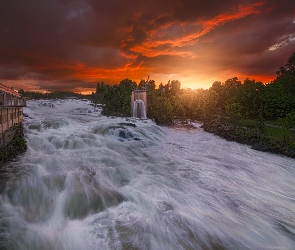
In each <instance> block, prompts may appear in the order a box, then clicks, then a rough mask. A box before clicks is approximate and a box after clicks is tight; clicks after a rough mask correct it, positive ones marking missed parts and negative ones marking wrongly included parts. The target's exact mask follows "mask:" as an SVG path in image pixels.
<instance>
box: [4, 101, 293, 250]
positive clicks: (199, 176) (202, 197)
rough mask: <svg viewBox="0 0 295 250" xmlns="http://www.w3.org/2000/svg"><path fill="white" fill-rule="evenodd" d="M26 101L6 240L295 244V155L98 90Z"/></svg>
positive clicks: (20, 244) (7, 176) (73, 246)
mask: <svg viewBox="0 0 295 250" xmlns="http://www.w3.org/2000/svg"><path fill="white" fill-rule="evenodd" d="M27 105H28V107H26V108H25V109H24V113H26V114H27V117H25V122H24V127H25V136H26V140H27V145H28V150H27V152H25V153H23V154H22V155H20V156H18V157H17V158H16V159H15V160H14V161H12V162H9V163H7V164H6V165H5V168H4V172H3V173H2V175H1V176H2V179H1V181H2V183H1V190H0V195H1V196H0V249H13V250H14V249H16V250H18V249H26V250H55V249H56V250H81V249H83V250H93V249H161V250H162V249H169V250H170V249H177V250H179V249H295V160H294V159H290V158H287V157H282V156H278V155H273V154H269V153H265V152H258V151H254V150H252V149H250V148H249V147H248V146H246V145H241V144H238V143H235V142H228V141H226V140H223V139H221V138H219V137H217V136H214V135H211V134H208V133H206V132H204V131H203V130H202V129H201V128H199V125H198V124H193V128H192V127H190V128H184V127H178V128H168V127H159V126H157V125H155V124H154V123H153V122H152V121H150V120H138V119H131V118H130V119H126V118H115V117H105V116H101V115H100V109H99V108H95V107H93V106H92V105H91V103H90V102H88V101H83V100H63V101H62V100H54V101H52V100H50V101H49V100H34V101H29V102H28V104H27Z"/></svg>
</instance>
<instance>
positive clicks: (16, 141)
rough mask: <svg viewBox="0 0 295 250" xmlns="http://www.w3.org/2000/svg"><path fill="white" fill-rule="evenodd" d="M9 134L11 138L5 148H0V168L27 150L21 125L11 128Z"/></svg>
mask: <svg viewBox="0 0 295 250" xmlns="http://www.w3.org/2000/svg"><path fill="white" fill-rule="evenodd" d="M9 132H10V135H11V136H12V137H13V138H12V140H11V141H10V142H9V143H8V144H7V145H6V146H3V147H0V167H1V166H2V165H3V164H4V163H5V162H6V161H8V160H11V159H12V158H14V157H15V156H17V155H18V154H20V153H23V152H25V151H26V149H27V144H26V140H25V139H24V131H23V126H22V124H20V125H17V126H14V127H12V128H11V129H10V131H9ZM0 171H1V169H0Z"/></svg>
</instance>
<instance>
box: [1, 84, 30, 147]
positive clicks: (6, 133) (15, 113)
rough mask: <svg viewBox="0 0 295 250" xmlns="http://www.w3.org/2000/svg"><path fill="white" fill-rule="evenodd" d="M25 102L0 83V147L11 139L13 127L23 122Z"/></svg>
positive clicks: (14, 91) (15, 92)
mask: <svg viewBox="0 0 295 250" xmlns="http://www.w3.org/2000/svg"><path fill="white" fill-rule="evenodd" d="M25 106H26V101H25V100H24V99H23V98H22V97H21V95H20V94H19V93H18V92H17V91H16V90H14V89H13V88H9V87H7V86H5V85H3V84H1V83H0V147H5V146H6V145H7V144H8V143H9V142H10V141H11V139H12V138H13V136H14V130H13V129H12V128H13V127H14V126H15V125H19V124H20V123H21V122H22V120H23V107H25Z"/></svg>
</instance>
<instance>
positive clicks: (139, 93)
mask: <svg viewBox="0 0 295 250" xmlns="http://www.w3.org/2000/svg"><path fill="white" fill-rule="evenodd" d="M146 103H147V101H146V91H145V90H134V91H132V95H131V116H132V117H136V118H140V119H146V118H147V115H146V113H147V112H146Z"/></svg>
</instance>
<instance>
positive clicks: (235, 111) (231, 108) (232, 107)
mask: <svg viewBox="0 0 295 250" xmlns="http://www.w3.org/2000/svg"><path fill="white" fill-rule="evenodd" d="M225 110H226V114H227V115H228V116H229V117H230V118H231V120H232V122H233V123H239V121H240V120H241V119H243V118H244V119H245V118H246V116H247V114H245V113H243V112H242V110H243V107H242V105H241V104H240V103H238V102H232V103H229V104H227V105H226V107H225Z"/></svg>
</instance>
